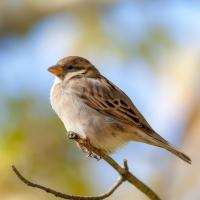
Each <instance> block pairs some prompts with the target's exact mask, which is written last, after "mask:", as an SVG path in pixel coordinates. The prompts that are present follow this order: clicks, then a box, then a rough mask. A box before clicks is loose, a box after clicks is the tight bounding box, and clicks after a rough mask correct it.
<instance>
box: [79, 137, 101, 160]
mask: <svg viewBox="0 0 200 200" xmlns="http://www.w3.org/2000/svg"><path fill="white" fill-rule="evenodd" d="M84 141H85V144H84V148H86V149H87V153H88V157H91V158H95V159H96V160H100V159H101V157H100V156H98V155H96V154H95V153H94V147H93V145H92V144H91V142H90V139H89V138H85V139H84ZM80 146H81V144H80Z"/></svg>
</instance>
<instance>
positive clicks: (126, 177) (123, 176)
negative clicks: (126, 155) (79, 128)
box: [12, 133, 160, 200]
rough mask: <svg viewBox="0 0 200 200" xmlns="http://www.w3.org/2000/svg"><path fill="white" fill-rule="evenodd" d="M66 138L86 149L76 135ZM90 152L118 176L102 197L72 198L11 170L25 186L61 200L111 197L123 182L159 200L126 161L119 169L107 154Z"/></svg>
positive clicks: (72, 196) (13, 167) (97, 150)
mask: <svg viewBox="0 0 200 200" xmlns="http://www.w3.org/2000/svg"><path fill="white" fill-rule="evenodd" d="M68 137H69V138H70V139H73V140H75V141H77V142H78V143H80V144H81V145H83V146H85V147H86V148H87V145H88V143H87V142H86V141H85V140H84V139H82V138H80V137H79V136H78V134H76V133H73V134H72V133H70V134H69V135H68ZM92 151H93V153H95V154H96V155H97V156H99V157H100V158H102V159H104V160H105V161H106V162H107V163H108V164H109V165H111V166H112V167H113V168H114V169H115V170H116V171H117V172H118V173H119V174H120V178H119V180H118V181H117V182H116V183H115V184H114V185H113V187H112V188H111V189H110V190H109V191H108V192H106V193H104V194H102V195H99V196H96V197H93V196H88V197H83V196H74V195H69V194H64V193H61V192H57V191H55V190H53V189H51V188H48V187H44V186H42V185H39V184H36V183H33V182H31V181H29V180H27V179H26V178H25V177H24V176H22V174H21V173H20V172H19V171H18V170H17V168H16V167H15V166H12V169H13V171H14V172H15V174H16V175H17V177H18V178H19V179H20V180H21V181H22V182H24V183H25V184H26V185H28V186H30V187H34V188H39V189H41V190H44V191H46V192H47V193H51V194H53V195H55V196H56V197H60V198H63V199H71V200H102V199H106V198H107V197H109V196H111V195H112V194H113V193H114V192H115V191H116V189H117V188H118V187H119V186H120V185H121V184H122V183H123V182H125V181H128V182H129V183H131V184H132V185H134V186H135V187H137V188H138V189H139V190H140V191H141V192H142V193H144V194H146V196H147V197H149V199H151V200H160V198H159V197H158V196H157V194H156V193H155V192H154V191H153V190H151V189H150V188H149V187H148V186H147V185H145V184H144V183H143V182H141V181H140V180H139V179H137V178H136V177H135V176H134V175H133V174H132V173H130V172H129V168H128V163H127V160H124V163H123V164H124V167H121V166H120V165H119V164H117V163H116V162H115V161H114V160H113V159H112V158H111V157H110V156H108V155H107V154H105V153H104V152H102V151H99V149H97V148H95V147H93V148H92Z"/></svg>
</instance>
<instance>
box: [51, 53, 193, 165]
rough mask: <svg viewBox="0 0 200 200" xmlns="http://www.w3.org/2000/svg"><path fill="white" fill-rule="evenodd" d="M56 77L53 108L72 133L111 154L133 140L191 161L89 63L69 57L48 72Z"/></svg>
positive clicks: (52, 92)
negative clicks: (154, 128) (153, 127)
mask: <svg viewBox="0 0 200 200" xmlns="http://www.w3.org/2000/svg"><path fill="white" fill-rule="evenodd" d="M48 71H49V72H51V73H53V74H54V75H55V81H54V84H53V86H52V88H51V95H50V100H51V105H52V108H53V109H54V111H55V112H56V113H57V115H58V116H59V117H60V119H61V120H62V122H63V123H64V125H65V128H66V129H67V130H68V131H72V132H75V133H77V134H78V135H79V136H80V137H81V138H83V139H86V140H87V141H88V144H91V146H93V147H96V148H98V149H100V150H102V151H104V152H106V153H111V152H114V151H115V150H117V149H118V148H120V147H122V146H123V145H125V144H126V143H127V142H129V141H138V142H143V143H147V144H151V145H154V146H157V147H161V148H164V149H166V150H168V151H170V152H171V153H173V154H175V155H176V156H178V157H179V158H181V159H183V160H184V161H186V162H188V163H191V159H190V158H189V157H188V156H186V155H185V154H183V153H182V152H180V151H178V150H176V149H175V148H174V147H172V146H171V145H170V144H169V142H168V141H166V140H165V139H164V138H162V137H161V136H160V135H159V134H157V133H156V132H155V131H154V130H153V129H152V127H151V126H150V125H149V124H148V122H147V121H146V120H145V118H144V117H143V115H142V114H141V113H140V112H139V111H138V109H137V108H136V107H135V105H134V104H133V103H132V101H131V100H130V98H129V97H128V96H127V95H126V94H125V93H124V92H123V91H122V90H120V89H119V88H118V87H117V86H115V85H114V84H113V83H111V82H110V81H109V80H108V79H106V78H105V77H104V76H103V75H101V74H100V72H99V71H98V70H97V69H96V67H95V66H94V65H93V64H91V63H90V62H89V61H88V60H86V59H84V58H82V57H78V56H69V57H65V58H63V59H61V60H59V61H58V62H57V64H56V65H54V66H52V67H50V68H49V69H48Z"/></svg>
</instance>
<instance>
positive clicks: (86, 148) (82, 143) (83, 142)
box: [68, 131, 101, 160]
mask: <svg viewBox="0 0 200 200" xmlns="http://www.w3.org/2000/svg"><path fill="white" fill-rule="evenodd" d="M68 138H69V139H73V140H75V141H76V142H77V146H78V147H79V148H80V149H81V150H82V151H83V152H84V153H88V157H91V158H95V159H97V160H100V159H101V156H99V155H101V150H100V149H96V148H95V147H93V145H92V144H91V142H90V139H89V138H87V137H86V138H80V136H79V135H78V134H77V133H74V132H72V131H69V132H68ZM94 148H95V150H96V151H97V150H98V155H97V154H95V153H94Z"/></svg>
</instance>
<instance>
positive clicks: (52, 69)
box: [48, 65, 63, 76]
mask: <svg viewBox="0 0 200 200" xmlns="http://www.w3.org/2000/svg"><path fill="white" fill-rule="evenodd" d="M48 71H49V72H51V73H52V74H55V75H56V76H60V75H62V74H63V68H62V66H60V65H53V66H51V67H49V68H48Z"/></svg>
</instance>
